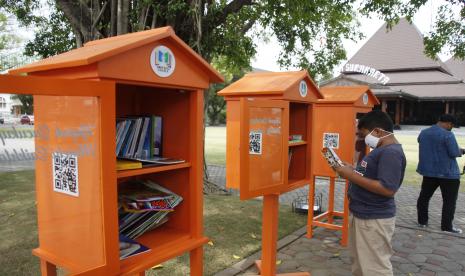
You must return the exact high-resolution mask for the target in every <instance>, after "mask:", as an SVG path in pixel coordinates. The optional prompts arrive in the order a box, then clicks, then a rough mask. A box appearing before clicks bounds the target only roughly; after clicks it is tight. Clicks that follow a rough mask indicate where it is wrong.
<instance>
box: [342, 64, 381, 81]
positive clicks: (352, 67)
mask: <svg viewBox="0 0 465 276" xmlns="http://www.w3.org/2000/svg"><path fill="white" fill-rule="evenodd" d="M344 72H358V73H362V74H364V75H367V76H370V77H372V78H375V79H377V80H378V81H379V82H380V83H382V84H386V83H388V82H389V78H388V77H387V76H386V75H385V74H383V73H381V72H380V71H378V70H376V69H375V68H371V67H370V66H366V65H360V64H352V63H347V64H346V65H345V66H344Z"/></svg>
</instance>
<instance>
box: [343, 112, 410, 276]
mask: <svg viewBox="0 0 465 276" xmlns="http://www.w3.org/2000/svg"><path fill="white" fill-rule="evenodd" d="M357 127H358V132H359V135H360V138H363V139H365V143H366V144H367V145H368V146H369V147H371V148H372V149H373V150H372V151H371V152H370V153H369V154H368V155H366V156H365V157H364V158H363V159H362V161H361V162H360V163H359V164H358V165H357V168H356V169H354V168H353V167H352V166H351V165H350V164H349V163H344V166H340V167H335V168H334V169H335V170H336V172H337V173H338V174H339V175H340V176H341V177H343V178H346V179H348V180H349V191H348V196H349V210H350V217H349V250H350V252H351V256H352V274H353V275H365V276H371V275H393V270H392V264H391V261H390V258H391V256H392V254H393V250H392V245H391V239H392V236H393V234H394V227H395V216H396V205H395V201H394V194H395V193H396V192H397V190H398V189H399V187H400V185H401V183H402V180H403V178H404V172H405V166H406V159H405V155H404V152H403V150H402V146H401V145H400V144H399V142H398V141H397V140H396V138H395V137H394V133H393V123H392V120H391V119H390V118H389V116H388V115H387V114H386V113H384V112H382V111H371V112H369V113H367V114H366V115H365V116H364V117H362V118H361V119H360V121H359V123H358V126H357Z"/></svg>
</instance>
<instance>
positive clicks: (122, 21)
mask: <svg viewBox="0 0 465 276" xmlns="http://www.w3.org/2000/svg"><path fill="white" fill-rule="evenodd" d="M129 2H130V1H128V0H118V18H117V23H116V34H117V35H121V34H126V33H128V19H129Z"/></svg>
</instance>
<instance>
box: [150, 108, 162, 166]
mask: <svg viewBox="0 0 465 276" xmlns="http://www.w3.org/2000/svg"><path fill="white" fill-rule="evenodd" d="M151 123H152V128H151V129H152V135H151V138H152V139H151V140H150V149H151V152H150V156H151V157H155V156H162V154H163V152H162V137H163V120H162V118H161V117H160V116H152V121H151Z"/></svg>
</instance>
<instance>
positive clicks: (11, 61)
mask: <svg viewBox="0 0 465 276" xmlns="http://www.w3.org/2000/svg"><path fill="white" fill-rule="evenodd" d="M38 59H39V58H38V57H29V56H24V55H22V54H19V53H4V54H0V72H1V73H6V71H7V70H10V69H14V68H17V67H20V66H23V65H25V64H29V63H32V62H34V61H37V60H38Z"/></svg>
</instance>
